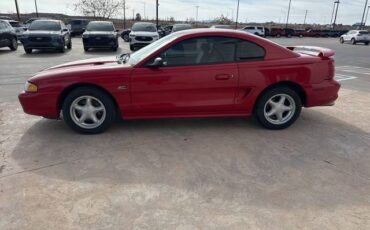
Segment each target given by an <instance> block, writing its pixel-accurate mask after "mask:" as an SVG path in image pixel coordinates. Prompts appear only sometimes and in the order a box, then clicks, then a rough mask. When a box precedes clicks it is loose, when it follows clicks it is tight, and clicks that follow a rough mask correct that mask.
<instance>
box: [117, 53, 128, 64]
mask: <svg viewBox="0 0 370 230" xmlns="http://www.w3.org/2000/svg"><path fill="white" fill-rule="evenodd" d="M129 58H130V54H129V53H124V54H121V55H118V56H117V63H118V64H125V63H126V62H127V61H128V59H129Z"/></svg>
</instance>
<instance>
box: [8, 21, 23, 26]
mask: <svg viewBox="0 0 370 230" xmlns="http://www.w3.org/2000/svg"><path fill="white" fill-rule="evenodd" d="M9 24H10V25H11V26H12V27H22V26H21V24H20V23H19V22H9Z"/></svg>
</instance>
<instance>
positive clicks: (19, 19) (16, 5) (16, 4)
mask: <svg viewBox="0 0 370 230" xmlns="http://www.w3.org/2000/svg"><path fill="white" fill-rule="evenodd" d="M15 9H16V10H17V17H18V21H21V17H20V16H19V8H18V2H17V0H15Z"/></svg>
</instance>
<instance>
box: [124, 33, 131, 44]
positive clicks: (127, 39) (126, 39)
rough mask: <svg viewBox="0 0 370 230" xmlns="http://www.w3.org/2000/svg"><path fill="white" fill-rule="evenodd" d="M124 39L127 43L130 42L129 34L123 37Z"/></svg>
mask: <svg viewBox="0 0 370 230" xmlns="http://www.w3.org/2000/svg"><path fill="white" fill-rule="evenodd" d="M122 39H123V40H124V41H125V42H128V41H129V39H130V37H129V36H128V34H125V35H123V37H122Z"/></svg>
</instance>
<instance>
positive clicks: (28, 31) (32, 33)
mask: <svg viewBox="0 0 370 230" xmlns="http://www.w3.org/2000/svg"><path fill="white" fill-rule="evenodd" d="M24 34H25V35H61V32H60V31H46V30H27V31H26V32H24Z"/></svg>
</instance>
